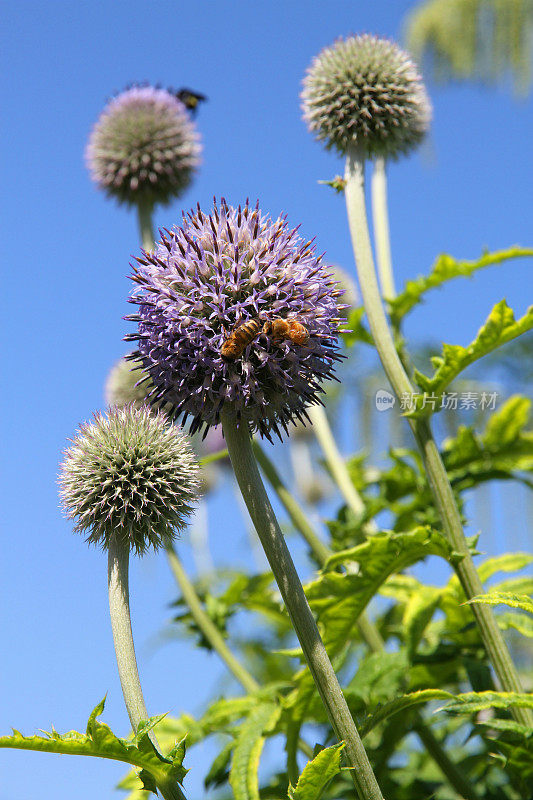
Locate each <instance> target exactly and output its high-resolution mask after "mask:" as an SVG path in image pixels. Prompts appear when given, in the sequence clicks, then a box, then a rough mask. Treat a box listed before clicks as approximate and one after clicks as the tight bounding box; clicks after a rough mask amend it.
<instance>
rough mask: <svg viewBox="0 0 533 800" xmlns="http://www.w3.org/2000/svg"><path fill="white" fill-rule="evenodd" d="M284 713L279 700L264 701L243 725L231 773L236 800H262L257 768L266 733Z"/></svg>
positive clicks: (231, 783)
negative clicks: (260, 799)
mask: <svg viewBox="0 0 533 800" xmlns="http://www.w3.org/2000/svg"><path fill="white" fill-rule="evenodd" d="M280 713H281V708H280V706H279V705H278V704H277V703H271V702H270V703H263V704H261V705H259V706H257V708H255V709H254V710H253V711H251V713H250V715H249V717H248V718H247V719H246V721H245V722H244V723H243V724H242V725H241V726H240V728H239V733H238V736H237V741H236V743H235V749H234V751H233V758H232V762H231V770H230V776H229V782H230V785H231V788H232V789H233V794H234V797H235V800H259V780H258V776H257V770H258V768H259V759H260V757H261V752H262V750H263V745H264V743H265V737H264V733H265V732H266V731H267V730H268V729H269V728H271V727H272V726H273V725H275V724H276V722H277V720H278V718H279V716H280Z"/></svg>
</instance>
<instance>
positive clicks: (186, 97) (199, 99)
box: [168, 88, 207, 116]
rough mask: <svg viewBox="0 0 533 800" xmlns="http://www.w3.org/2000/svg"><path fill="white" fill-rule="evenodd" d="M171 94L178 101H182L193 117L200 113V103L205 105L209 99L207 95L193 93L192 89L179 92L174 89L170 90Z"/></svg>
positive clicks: (179, 90)
mask: <svg viewBox="0 0 533 800" xmlns="http://www.w3.org/2000/svg"><path fill="white" fill-rule="evenodd" d="M168 91H169V92H170V93H171V94H173V95H175V97H177V98H178V100H181V102H182V103H183V105H184V106H185V108H188V109H189V111H190V112H191V114H192V115H193V116H195V115H196V112H197V111H198V105H199V104H200V103H205V101H206V100H207V97H206V96H205V94H200V92H193V90H192V89H186V88H183V89H178V90H177V91H176V90H174V89H169V90H168Z"/></svg>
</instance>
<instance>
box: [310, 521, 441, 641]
mask: <svg viewBox="0 0 533 800" xmlns="http://www.w3.org/2000/svg"><path fill="white" fill-rule="evenodd" d="M429 555H438V556H441V557H442V558H445V559H450V558H451V556H452V551H451V548H450V545H449V544H448V542H447V541H446V539H445V538H444V536H442V534H440V533H438V532H437V531H433V530H431V528H428V527H418V528H415V529H414V530H412V531H408V532H405V533H378V534H373V535H372V536H371V537H369V538H368V539H367V541H366V542H364V543H363V544H360V545H357V547H353V548H350V549H348V550H343V551H341V552H340V553H335V555H333V556H331V558H329V559H328V561H327V564H326V571H325V572H324V573H323V574H321V575H320V577H319V578H318V579H317V580H316V581H314V582H313V583H310V584H308V585H307V586H306V594H307V598H308V600H309V603H310V605H311V608H312V609H313V611H314V612H315V613H316V614H317V616H318V621H319V624H320V626H321V628H322V630H323V635H324V643H325V645H326V647H327V648H328V650H329V652H330V654H331V655H334V654H336V653H338V652H339V651H340V650H341V649H342V648H343V647H344V646H345V644H346V642H347V641H349V639H350V636H351V633H352V630H353V628H354V627H355V625H356V623H357V618H358V616H359V615H360V614H361V612H362V611H363V610H364V608H365V607H366V605H367V603H369V602H370V600H371V599H372V597H373V596H374V595H375V594H376V592H377V591H378V589H379V587H380V586H381V585H382V583H384V581H386V579H387V578H388V577H389V575H391V574H392V573H393V572H401V571H402V570H403V569H406V568H407V567H408V566H411V564H415V563H416V562H417V561H421V560H423V559H424V558H425V557H426V556H429ZM350 562H352V563H353V562H357V563H358V564H359V571H358V572H357V573H354V572H352V571H347V572H346V573H344V574H341V573H339V572H331V571H330V570H332V569H334V568H335V567H337V566H339V565H340V564H349V563H350Z"/></svg>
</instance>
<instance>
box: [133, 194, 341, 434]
mask: <svg viewBox="0 0 533 800" xmlns="http://www.w3.org/2000/svg"><path fill="white" fill-rule="evenodd" d="M297 230H298V229H297V228H293V229H291V228H290V227H289V225H288V223H287V221H286V218H285V217H279V218H278V219H277V220H275V221H274V220H272V219H271V218H270V217H268V216H266V215H263V214H262V213H261V212H260V211H259V207H258V205H256V207H255V208H252V207H250V205H249V204H248V201H247V202H246V204H245V206H244V208H241V207H240V206H239V208H238V209H235V208H232V207H231V206H228V205H227V203H226V202H225V200H222V202H221V207H220V209H219V208H218V207H217V204H216V202H215V205H214V208H213V211H212V212H211V213H210V214H209V215H206V214H204V213H203V212H202V211H201V209H200V206H199V205H198V210H197V211H191V212H190V213H189V214H188V215H183V224H182V226H181V227H174V228H172V230H170V231H165V232H164V235H163V234H162V238H161V241H160V242H158V244H157V245H156V248H155V250H154V251H152V252H145V251H143V256H142V257H140V258H137V259H136V260H137V262H138V265H136V266H134V274H133V275H132V276H131V277H132V279H133V280H134V281H136V283H138V284H139V286H140V287H141V291H140V293H139V294H135V295H133V296H132V297H131V298H130V302H132V303H136V304H137V305H138V306H139V313H138V314H133V315H131V316H129V317H127V319H130V320H132V321H134V322H138V324H139V330H138V333H135V334H131V335H129V336H127V337H126V339H128V340H134V339H137V340H138V341H139V344H138V348H139V349H138V351H135V352H134V353H133V354H132V356H131V357H132V358H134V359H138V360H140V361H141V362H142V365H143V368H144V369H145V371H146V372H147V373H148V374H149V375H150V377H151V379H152V383H153V384H154V389H153V390H152V392H151V394H150V395H149V398H148V399H149V401H150V402H151V403H157V402H161V401H164V402H166V403H169V404H170V405H171V407H172V409H173V415H174V418H176V419H177V418H179V417H180V415H183V419H182V424H184V423H185V421H186V420H187V418H188V417H191V418H192V420H191V423H190V429H191V433H194V432H195V431H197V430H201V429H202V427H205V430H204V434H205V433H207V430H208V429H209V427H211V426H215V425H218V424H219V423H220V415H221V411H222V410H223V409H224V411H228V412H229V413H233V414H235V416H236V419H237V422H238V423H239V422H240V421H241V420H243V421H244V422H246V423H248V424H249V425H250V426H251V428H252V430H257V431H259V432H260V433H261V435H265V436H267V438H269V439H270V433H271V431H274V432H275V433H277V435H278V436H280V431H279V427H278V426H279V425H281V427H283V428H284V430H285V431H286V432H288V431H287V423H289V422H291V421H294V420H295V419H300V420H302V418H303V417H307V414H306V412H305V408H306V406H307V405H309V404H313V403H317V402H320V401H319V398H318V395H319V393H320V392H322V391H323V389H322V388H321V383H322V382H323V381H324V380H325V379H326V378H331V377H333V367H334V363H335V362H336V361H338V360H340V359H341V358H342V356H341V355H340V354H339V353H338V350H337V332H338V325H339V323H340V322H342V321H343V318H342V310H343V308H344V306H342V305H339V302H338V300H339V296H340V295H341V294H342V292H339V291H338V290H337V288H336V287H337V284H336V283H335V281H333V280H332V277H331V275H330V273H329V272H328V268H327V267H326V266H324V265H323V264H322V263H321V259H322V257H321V256H317V255H316V253H315V248H314V246H313V244H312V242H310V241H305V240H304V239H302V238H301V237H300V236H299V235H298V233H297ZM339 314H341V316H339ZM275 320H285V321H287V322H292V323H299V324H301V325H303V326H304V328H305V330H306V331H307V332H308V334H309V335H308V338H307V341H303V339H305V338H306V337H305V336H303V337H302V338H301V339H300V340H299V341H300V342H301V343H296V342H295V341H292V340H291V339H290V338H283V337H279V336H275V335H274V334H273V332H272V331H270V332H263V330H262V329H263V327H265V328H266V329H268V327H269V325H268V324H269V323H272V322H273V321H275ZM242 325H247V328H248V329H249V330H250V331H251V333H254V335H253V336H252V335H251V334H250V338H249V341H248V342H247V343H246V342H245V343H244V344H243V346H242V351H241V352H240V353H238V355H237V356H236V357H233V358H227V357H226V358H225V357H224V356H223V355H222V353H221V350H222V347H223V344H224V343H225V342H227V340H228V339H229V338H231V337H232V336H233V335H234V332H235V331H236V329H238V328H241V326H242Z"/></svg>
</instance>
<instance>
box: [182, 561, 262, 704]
mask: <svg viewBox="0 0 533 800" xmlns="http://www.w3.org/2000/svg"><path fill="white" fill-rule="evenodd" d="M167 556H168V561H169V564H170V568H171V569H172V574H173V575H174V578H175V579H176V583H177V584H178V586H179V587H180V590H181V593H182V595H183V598H184V600H185V602H186V603H187V605H188V606H189V610H190V612H191V614H192V617H193V619H194V621H195V622H196V624H197V625H198V627H199V628H200V630H201V631H202V633H203V634H204V636H205V638H206V639H207V640H208V642H209V643H210V644H211V647H212V648H213V650H214V651H215V652H216V653H218V655H219V656H220V658H221V659H222V661H223V662H224V663H225V664H226V666H227V668H228V669H229V671H230V672H231V673H232V675H233V676H234V677H235V678H236V680H237V681H238V682H239V683H240V684H241V686H242V687H243V689H244V690H245V691H247V692H250V693H252V694H253V693H254V692H256V691H257V690H258V689H259V684H258V683H257V681H256V680H255V678H253V677H252V675H250V673H249V672H248V670H247V669H246V668H245V667H243V665H242V664H241V663H240V661H238V660H237V659H236V658H235V656H234V655H233V653H232V652H231V650H230V649H229V647H228V646H227V644H226V642H225V641H224V638H223V636H222V634H221V633H220V631H219V630H218V628H217V627H216V625H215V624H214V623H213V622H212V620H211V619H210V618H209V616H208V615H207V614H206V612H205V611H204V608H203V606H202V603H201V602H200V598H199V597H198V595H197V594H196V591H195V589H194V586H193V585H192V583H191V582H190V580H189V578H188V576H187V573H186V572H185V570H184V569H183V564H182V563H181V561H180V559H179V557H178V554H177V553H176V551H175V549H174V548H173V547H172V546H171V545H170V546H169V547H167Z"/></svg>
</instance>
